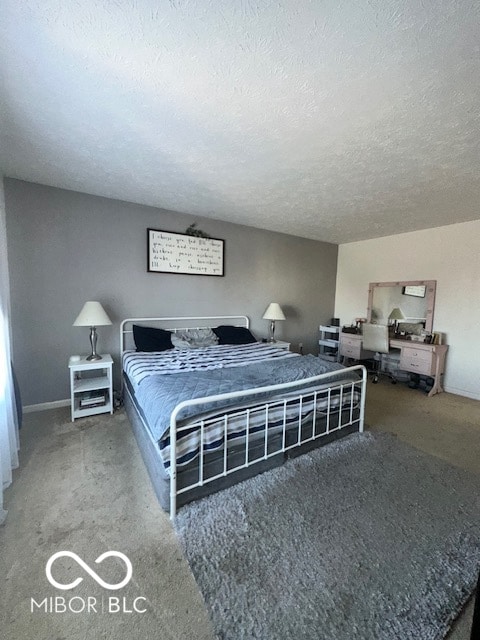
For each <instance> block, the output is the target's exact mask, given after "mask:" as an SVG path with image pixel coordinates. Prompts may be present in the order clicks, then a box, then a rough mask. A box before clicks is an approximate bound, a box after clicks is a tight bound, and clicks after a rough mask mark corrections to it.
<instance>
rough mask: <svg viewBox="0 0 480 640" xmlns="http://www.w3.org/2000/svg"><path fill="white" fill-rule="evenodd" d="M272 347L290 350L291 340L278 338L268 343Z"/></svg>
mask: <svg viewBox="0 0 480 640" xmlns="http://www.w3.org/2000/svg"><path fill="white" fill-rule="evenodd" d="M268 344H269V345H270V346H271V347H277V349H284V350H285V351H290V342H284V341H283V340H277V341H276V342H269V343H268Z"/></svg>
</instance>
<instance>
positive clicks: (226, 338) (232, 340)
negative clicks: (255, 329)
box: [213, 324, 256, 344]
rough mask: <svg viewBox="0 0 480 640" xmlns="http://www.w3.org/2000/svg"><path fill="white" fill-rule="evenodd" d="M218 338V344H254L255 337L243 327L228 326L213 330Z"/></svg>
mask: <svg viewBox="0 0 480 640" xmlns="http://www.w3.org/2000/svg"><path fill="white" fill-rule="evenodd" d="M213 332H214V333H215V335H217V336H218V344H250V343H251V342H256V340H255V337H254V336H253V335H252V334H251V332H250V330H249V329H246V328H245V327H234V326H232V325H229V324H224V325H221V326H220V327H215V329H213Z"/></svg>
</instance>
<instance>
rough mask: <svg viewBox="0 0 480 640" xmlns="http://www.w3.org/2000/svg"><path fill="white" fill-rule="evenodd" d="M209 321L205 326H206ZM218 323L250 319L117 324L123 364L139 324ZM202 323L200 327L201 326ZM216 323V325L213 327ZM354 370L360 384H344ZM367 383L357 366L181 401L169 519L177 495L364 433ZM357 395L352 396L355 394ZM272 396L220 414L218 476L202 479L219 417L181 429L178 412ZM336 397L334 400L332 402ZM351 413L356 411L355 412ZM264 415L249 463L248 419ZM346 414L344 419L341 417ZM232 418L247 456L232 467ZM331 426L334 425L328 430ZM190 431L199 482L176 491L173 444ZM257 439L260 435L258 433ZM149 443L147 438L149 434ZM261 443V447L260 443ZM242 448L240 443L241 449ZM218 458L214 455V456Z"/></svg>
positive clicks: (173, 430) (174, 429) (173, 428)
mask: <svg viewBox="0 0 480 640" xmlns="http://www.w3.org/2000/svg"><path fill="white" fill-rule="evenodd" d="M206 321H208V324H205V322H206ZM218 321H221V322H225V321H228V322H229V323H230V324H235V326H242V327H245V328H248V327H249V319H248V317H247V316H189V317H162V318H128V319H126V320H123V322H122V323H121V325H120V348H121V357H122V361H123V354H124V352H125V351H128V350H131V349H132V348H133V344H132V345H131V346H130V347H127V342H128V341H129V340H130V342H133V340H132V338H131V334H132V333H133V328H132V325H133V324H141V323H148V325H149V326H155V325H157V326H160V325H161V327H162V328H163V329H168V330H171V331H182V330H186V329H193V328H195V329H199V328H207V327H212V326H217V325H218V323H219V322H218ZM179 322H181V323H182V326H181V327H178V326H168V325H169V324H170V323H173V324H175V325H177V323H179ZM200 322H201V323H202V324H199V323H200ZM215 323H216V324H215ZM352 371H357V372H358V373H359V374H360V376H359V378H358V381H351V380H349V381H343V382H342V380H341V378H342V377H343V376H344V375H345V373H346V372H352ZM332 375H333V376H334V377H338V378H339V380H338V382H330V383H329V384H328V385H327V386H325V384H322V380H323V379H324V378H326V377H327V376H329V377H331V376H332ZM366 382H367V373H366V369H365V367H364V366H362V365H356V366H353V367H348V368H345V369H342V370H339V371H337V372H330V373H327V374H322V375H318V376H313V377H311V378H305V379H303V380H299V381H294V382H287V383H282V384H277V385H268V386H264V387H259V388H258V387H257V388H254V389H248V390H243V391H236V392H232V393H224V394H218V395H212V396H208V397H205V398H194V399H191V400H186V401H183V402H180V403H179V404H178V405H177V406H176V407H175V409H174V410H173V412H172V414H171V417H170V518H171V519H172V520H173V519H174V518H175V515H176V512H177V497H178V496H180V495H181V494H183V493H186V492H188V491H191V490H192V489H195V488H196V487H203V486H204V485H206V484H208V483H211V482H213V481H215V480H217V479H219V478H222V477H225V476H227V475H230V474H232V473H235V472H237V471H239V470H241V469H245V468H247V467H250V466H252V465H254V464H256V463H259V462H262V461H265V460H268V459H269V458H271V457H272V456H275V455H277V454H279V453H284V454H285V453H286V452H287V451H289V450H292V449H295V448H298V447H300V446H301V445H304V444H306V443H309V442H312V441H314V440H319V439H321V438H322V437H326V436H329V435H331V434H333V433H334V432H336V431H340V430H342V429H346V428H347V427H352V426H354V425H357V426H358V431H360V432H362V431H363V429H364V416H365V392H366ZM122 384H123V372H122ZM305 385H318V387H316V388H313V389H312V388H310V389H308V390H303V391H302V390H301V389H299V391H298V393H294V391H295V388H298V387H304V386H305ZM124 392H127V393H130V392H129V390H128V388H126V387H125V389H124ZM283 392H285V393H288V398H283V399H279V398H278V395H279V394H281V393H283ZM355 392H356V393H355ZM260 393H261V394H264V393H269V394H270V393H271V394H272V395H275V396H277V397H276V398H275V399H273V400H269V401H260V402H259V403H258V404H257V403H254V405H253V406H251V405H250V406H244V407H240V408H238V409H237V408H235V406H234V407H232V408H230V409H229V410H228V412H226V413H224V415H222V417H221V420H222V421H223V434H224V436H223V437H224V441H223V453H221V454H220V455H223V469H222V471H221V472H220V473H216V474H215V475H213V476H208V477H204V466H205V460H206V458H207V456H208V453H205V451H204V443H206V440H205V433H206V431H207V430H208V426H209V424H211V423H212V422H213V421H216V422H217V423H218V421H219V418H218V415H217V416H215V417H210V418H209V417H204V418H202V419H198V420H197V421H195V422H193V423H192V422H189V423H188V424H187V425H184V426H182V425H179V424H178V422H179V420H178V416H179V414H180V413H181V412H182V411H183V410H184V409H185V408H187V407H193V406H200V405H204V404H206V403H211V402H217V401H219V402H221V401H225V400H232V399H238V400H239V401H241V402H242V404H245V403H246V402H248V398H250V397H252V396H255V395H257V394H260ZM346 394H350V396H349V397H350V400H349V402H348V401H347V403H346V404H344V402H343V399H344V396H346ZM358 394H359V395H360V398H359V400H358V401H356V400H355V397H356V396H357V395H358ZM335 398H337V399H338V401H336V400H335ZM292 401H293V402H296V401H298V418H296V419H295V421H296V423H297V427H296V430H297V436H296V439H295V440H294V441H293V442H290V443H289V442H288V440H287V432H288V433H289V439H290V440H291V439H292V434H293V427H292V426H291V424H290V425H289V426H288V427H287V405H288V404H289V403H291V402H292ZM320 401H322V403H323V405H325V403H326V407H325V406H323V405H322V408H321V409H319V408H317V405H318V404H319V402H320ZM306 403H311V404H312V403H313V410H312V412H310V413H309V422H308V425H310V423H311V428H310V426H308V427H307V426H306V423H305V417H302V407H303V406H304V405H305V404H306ZM279 407H280V408H281V409H282V407H283V427H282V429H281V431H278V429H277V431H276V434H274V435H278V434H279V433H280V434H281V446H280V447H277V448H275V449H274V450H273V451H270V450H269V439H270V438H271V436H272V432H271V429H270V427H269V426H268V422H269V412H271V411H272V410H273V409H278V408H279ZM354 409H357V412H356V413H355V411H354ZM257 412H264V413H265V423H264V428H263V430H261V432H260V436H259V437H257V438H256V439H255V442H256V443H257V445H258V444H259V442H260V438H262V437H263V441H264V442H263V455H261V456H259V457H258V458H255V459H253V460H251V459H250V456H249V454H250V443H251V441H253V438H251V437H250V420H251V416H252V414H253V413H257ZM344 414H345V415H344ZM334 415H335V416H337V424H334V422H335V421H334V420H332V416H334ZM233 416H235V417H236V418H237V419H238V417H239V416H240V417H241V418H242V420H243V419H244V420H245V430H246V434H245V439H244V448H245V457H244V462H243V463H241V464H238V465H236V466H234V467H230V466H229V459H228V455H229V445H228V439H227V434H228V425H229V420H231V419H232V417H233ZM320 416H321V417H322V418H323V426H324V429H323V430H322V431H321V432H320V433H317V431H316V425H317V417H320ZM139 417H140V420H141V421H142V423H143V426H144V428H145V429H146V430H147V433H148V434H149V435H150V430H149V428H148V426H147V425H146V423H145V420H144V419H143V417H142V416H141V414H139ZM291 422H292V420H291V417H290V418H289V423H291ZM332 424H333V426H332ZM192 427H196V428H198V429H199V432H200V446H199V456H198V458H199V460H198V480H197V481H196V482H194V483H192V484H189V485H188V486H185V487H182V488H178V487H177V472H178V468H177V456H176V446H177V436H178V434H179V433H181V432H182V430H185V429H189V430H191V429H192ZM307 429H308V430H310V433H309V434H307V433H305V431H306V430H307ZM257 435H258V434H257ZM150 439H151V436H150ZM260 444H261V443H260ZM242 446H243V445H242ZM217 454H218V452H217Z"/></svg>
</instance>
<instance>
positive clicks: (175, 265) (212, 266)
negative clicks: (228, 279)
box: [147, 229, 225, 276]
mask: <svg viewBox="0 0 480 640" xmlns="http://www.w3.org/2000/svg"><path fill="white" fill-rule="evenodd" d="M224 248H225V240H218V239H217V238H202V237H197V236H191V235H188V234H185V233H173V232H171V231H161V230H160V229H147V271H150V272H152V273H183V274H189V275H196V276H223V275H224Z"/></svg>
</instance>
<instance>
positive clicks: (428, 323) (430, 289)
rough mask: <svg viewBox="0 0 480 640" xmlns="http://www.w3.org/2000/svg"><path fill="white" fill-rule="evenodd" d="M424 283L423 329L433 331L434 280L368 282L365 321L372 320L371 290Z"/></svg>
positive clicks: (435, 288)
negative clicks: (425, 309)
mask: <svg viewBox="0 0 480 640" xmlns="http://www.w3.org/2000/svg"><path fill="white" fill-rule="evenodd" d="M410 285H413V286H418V285H425V286H426V290H425V303H426V305H427V313H426V319H425V330H426V331H428V333H432V331H433V312H434V310H435V294H436V291H437V281H436V280H403V281H402V282H370V284H369V285H368V308H367V322H371V321H372V308H373V292H374V290H375V289H376V288H377V287H407V286H410Z"/></svg>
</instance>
